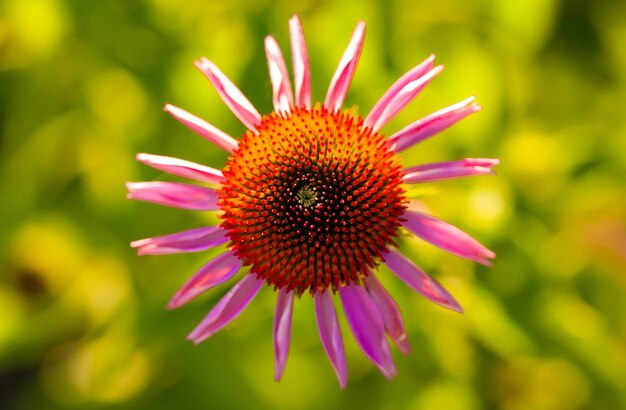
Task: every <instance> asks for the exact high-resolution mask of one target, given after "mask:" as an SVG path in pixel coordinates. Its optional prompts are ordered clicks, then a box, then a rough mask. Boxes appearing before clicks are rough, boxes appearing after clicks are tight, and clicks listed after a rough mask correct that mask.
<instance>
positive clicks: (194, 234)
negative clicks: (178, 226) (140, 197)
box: [130, 226, 228, 255]
mask: <svg viewBox="0 0 626 410" xmlns="http://www.w3.org/2000/svg"><path fill="white" fill-rule="evenodd" d="M226 242H228V237H227V236H226V231H225V230H223V229H222V228H220V227H219V226H206V227H203V228H196V229H191V230H188V231H184V232H177V233H173V234H169V235H163V236H157V237H154V238H146V239H140V240H137V241H133V242H131V243H130V246H132V247H133V248H137V255H166V254H171V253H183V252H199V251H205V250H207V249H210V248H213V247H214V246H218V245H221V244H224V243H226Z"/></svg>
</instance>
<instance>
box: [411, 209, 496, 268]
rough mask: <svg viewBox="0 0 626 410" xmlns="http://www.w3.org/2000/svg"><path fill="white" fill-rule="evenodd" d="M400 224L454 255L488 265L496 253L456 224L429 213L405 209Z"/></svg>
mask: <svg viewBox="0 0 626 410" xmlns="http://www.w3.org/2000/svg"><path fill="white" fill-rule="evenodd" d="M404 218H405V219H406V220H405V221H404V222H403V223H402V224H403V225H404V227H405V228H407V229H408V230H409V231H411V232H413V233H414V234H415V235H417V236H419V237H420V238H422V239H423V240H425V241H427V242H430V243H432V244H433V245H435V246H438V247H439V248H441V249H443V250H444V251H448V252H450V253H452V254H454V255H457V256H460V257H462V258H465V259H469V260H472V261H475V262H478V263H482V264H483V265H487V266H490V265H491V263H490V262H489V259H492V258H495V256H496V254H495V253H493V252H492V251H490V250H489V249H487V248H485V247H484V246H483V245H481V244H480V243H478V241H477V240H476V239H474V238H472V237H471V236H469V235H468V234H466V233H465V232H463V231H461V230H460V229H459V228H457V227H456V226H453V225H450V224H449V223H447V222H444V221H442V220H440V219H437V218H435V217H434V216H431V215H426V214H423V213H420V212H414V211H408V210H407V211H405V212H404Z"/></svg>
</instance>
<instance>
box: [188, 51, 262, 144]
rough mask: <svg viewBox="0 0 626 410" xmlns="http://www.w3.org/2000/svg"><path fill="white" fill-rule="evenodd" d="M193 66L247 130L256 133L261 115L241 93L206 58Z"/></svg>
mask: <svg viewBox="0 0 626 410" xmlns="http://www.w3.org/2000/svg"><path fill="white" fill-rule="evenodd" d="M194 65H195V66H196V67H197V68H198V70H200V71H202V73H203V74H204V75H205V76H206V78H208V79H209V81H210V82H211V84H213V87H214V88H215V90H216V91H217V93H218V94H219V95H220V97H222V99H223V100H224V102H225V103H226V105H227V106H228V108H230V109H231V111H232V112H233V113H234V114H235V115H236V116H237V118H239V120H240V121H241V122H243V124H244V125H245V126H246V127H248V129H250V130H252V131H255V132H256V127H257V126H258V125H259V124H260V123H261V114H259V112H258V111H257V110H256V108H254V106H253V105H252V104H251V103H250V101H248V99H247V98H246V97H245V96H244V95H243V93H242V92H241V91H240V90H239V88H237V86H235V84H233V82H232V81H230V80H229V79H228V77H226V76H225V75H224V73H222V72H221V71H220V70H219V69H218V68H217V67H216V66H215V64H213V63H212V62H210V61H209V60H207V59H206V58H202V59H200V61H196V62H195V63H194Z"/></svg>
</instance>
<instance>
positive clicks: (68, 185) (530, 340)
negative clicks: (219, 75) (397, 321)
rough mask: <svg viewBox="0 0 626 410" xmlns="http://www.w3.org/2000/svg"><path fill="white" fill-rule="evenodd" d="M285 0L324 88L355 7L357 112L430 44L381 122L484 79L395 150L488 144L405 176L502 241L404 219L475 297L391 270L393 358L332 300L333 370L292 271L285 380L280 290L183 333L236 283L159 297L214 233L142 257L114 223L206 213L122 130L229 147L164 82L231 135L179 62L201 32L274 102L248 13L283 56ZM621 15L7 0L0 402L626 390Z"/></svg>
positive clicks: (517, 395)
mask: <svg viewBox="0 0 626 410" xmlns="http://www.w3.org/2000/svg"><path fill="white" fill-rule="evenodd" d="M293 13H299V14H300V15H301V18H302V20H303V23H304V27H305V32H306V34H307V40H308V45H309V50H310V55H311V63H312V78H313V91H314V96H315V98H316V99H323V96H324V93H325V91H326V87H327V84H328V81H329V79H330V77H331V76H332V73H333V70H334V68H335V67H336V64H337V62H338V60H339V57H340V55H341V53H342V51H343V48H344V47H345V45H346V44H347V42H348V39H349V36H350V32H351V30H352V29H353V27H354V25H355V23H356V22H357V21H358V20H360V19H364V20H367V22H368V36H367V39H366V45H365V48H364V52H363V55H362V57H361V62H360V65H359V68H358V71H357V74H356V77H355V79H354V82H353V85H352V88H351V92H350V94H349V96H348V99H347V104H348V105H352V104H354V106H355V107H359V108H357V109H359V112H361V113H367V110H368V109H369V107H371V106H372V105H373V104H374V102H375V101H376V99H377V98H378V97H379V96H380V95H382V93H383V92H384V91H385V90H386V87H388V86H389V85H390V84H391V83H392V82H393V80H394V79H395V78H397V77H399V76H400V75H401V74H402V73H404V72H405V71H406V70H408V69H409V68H411V67H412V66H413V65H415V64H417V63H418V62H420V61H421V60H422V59H424V58H425V57H427V56H428V55H429V54H430V53H432V52H434V53H436V54H437V58H438V60H437V61H439V62H440V63H443V64H445V65H446V70H445V71H444V72H443V74H442V75H441V76H440V77H439V78H438V79H437V80H435V81H434V82H433V84H431V86H429V88H428V89H427V90H426V91H425V92H424V93H423V94H422V95H421V96H420V97H419V98H418V99H417V100H416V101H415V102H413V103H412V104H411V105H410V106H409V107H408V108H407V109H406V110H405V111H404V112H403V113H402V114H401V115H399V116H398V117H397V118H396V119H395V120H393V121H392V122H391V123H390V124H389V125H388V126H387V127H386V128H385V131H386V132H392V131H393V130H396V129H398V127H401V126H403V125H404V124H407V123H408V122H410V121H412V120H414V119H415V118H418V117H419V116H421V115H424V114H427V113H429V112H432V111H435V110H437V109H439V108H441V107H444V106H446V105H449V104H451V103H454V102H456V101H459V100H461V99H463V98H465V97H466V96H468V95H471V94H476V95H477V97H478V100H479V102H480V103H481V104H482V105H483V106H484V110H483V112H481V113H479V114H477V115H475V116H472V117H471V118H470V119H468V120H466V121H465V122H464V123H462V124H459V125H457V126H455V127H454V128H452V129H450V130H448V131H446V132H445V133H444V134H442V135H440V136H438V137H436V138H434V139H433V140H432V141H428V142H425V143H423V144H421V145H419V146H418V147H415V148H413V149H411V150H409V151H408V152H406V153H404V154H403V158H404V162H405V163H406V164H407V165H412V164H415V163H422V162H430V161H440V160H447V159H457V158H462V157H465V156H473V157H499V158H500V159H501V160H502V165H501V166H499V167H498V172H499V176H498V177H497V178H493V177H487V178H476V179H468V180H462V181H450V182H445V183H439V184H429V185H424V186H421V187H419V189H416V190H414V191H412V194H415V195H416V196H419V197H420V198H421V199H422V200H424V202H425V203H427V204H428V206H429V207H430V209H431V210H432V212H433V213H434V214H436V215H438V216H440V217H442V218H444V219H446V220H449V221H451V222H453V223H454V224H456V225H458V226H460V227H462V228H463V229H465V230H467V231H468V232H470V233H471V234H473V235H475V236H476V237H477V238H479V239H480V240H481V241H483V242H484V243H486V244H487V245H488V246H490V247H491V248H492V249H494V250H495V251H496V253H497V254H498V258H497V259H496V261H495V264H494V267H493V268H491V269H489V268H484V267H480V266H476V265H474V264H472V263H469V262H466V261H462V260H459V259H458V258H455V257H454V256H451V255H447V254H445V253H443V252H442V251H439V250H437V249H434V248H433V247H431V246H430V245H427V244H424V243H422V242H420V241H419V240H417V239H412V238H410V237H403V238H402V239H401V241H400V246H401V248H402V249H403V251H405V252H407V253H408V254H410V257H411V258H412V259H413V260H414V261H415V262H417V263H418V264H420V265H421V266H422V267H423V268H424V269H426V270H427V271H428V272H430V273H431V274H433V275H434V276H435V277H437V278H438V279H439V280H440V281H442V282H443V283H444V284H445V285H446V286H447V287H448V288H449V289H450V291H451V292H452V293H453V294H455V295H456V296H457V298H458V300H459V301H460V302H461V303H462V304H463V305H464V307H465V309H466V314H465V315H457V314H455V313H452V312H448V311H444V310H443V309H441V308H438V307H436V306H434V305H432V304H430V303H428V302H427V301H425V300H424V299H423V298H420V297H419V296H417V295H415V294H413V293H412V292H411V291H410V290H409V289H407V288H405V287H404V286H403V285H401V284H399V283H398V282H397V281H395V280H394V279H393V278H390V277H389V276H390V275H388V272H387V271H385V270H384V269H383V270H382V273H381V276H383V281H384V282H385V283H386V285H387V286H388V287H389V288H390V290H391V291H392V293H393V294H394V295H395V296H396V298H397V300H398V303H399V305H400V307H401V308H402V310H403V313H404V315H405V320H406V322H407V326H408V329H409V336H410V339H411V342H412V346H413V353H412V354H411V355H410V356H408V357H400V355H399V354H398V353H397V352H395V354H396V358H397V365H398V368H399V372H400V376H399V377H398V378H397V379H396V380H394V381H393V382H387V381H386V380H385V379H384V378H383V377H382V376H381V375H380V374H378V372H377V371H376V369H375V368H374V366H372V365H371V364H370V363H369V362H368V361H367V360H366V359H365V358H364V357H363V356H362V354H361V353H360V351H358V348H357V347H356V345H355V343H354V342H353V341H352V340H351V339H350V337H349V336H348V331H347V330H348V329H347V327H346V326H345V323H344V326H343V329H344V337H345V339H346V343H347V354H348V363H349V377H350V378H349V387H348V389H347V390H346V391H341V390H340V389H339V387H338V385H337V383H336V380H335V378H334V375H333V373H332V370H331V368H330V365H329V364H328V362H327V360H326V359H325V356H324V352H323V350H322V347H321V344H320V342H319V340H318V336H317V329H316V326H315V320H314V317H313V316H314V315H313V308H312V303H311V300H310V298H309V297H306V296H305V297H303V298H302V300H301V301H299V302H298V303H297V304H296V311H295V318H294V319H295V321H294V326H293V340H292V349H291V356H290V359H289V363H288V365H287V371H286V374H285V378H284V380H283V381H282V382H281V383H280V384H276V383H274V382H273V381H272V371H273V365H272V345H271V321H272V314H273V303H274V294H273V293H272V292H271V291H264V292H261V294H260V295H259V297H258V298H257V299H256V300H255V301H254V302H253V304H252V305H251V307H250V308H249V309H248V311H246V312H245V313H244V314H243V315H242V317H241V318H240V319H238V320H237V321H236V322H235V323H233V324H232V325H230V326H229V327H228V328H227V329H225V330H224V331H222V332H221V333H220V334H218V335H216V336H214V337H213V338H212V339H210V340H209V341H207V342H205V343H203V344H202V345H200V346H197V347H196V346H193V345H192V344H190V343H188V342H186V341H185V340H184V336H185V335H186V334H187V332H189V331H190V330H191V329H192V328H193V327H194V326H195V324H196V323H197V322H198V321H199V320H200V319H201V318H202V317H203V315H204V314H205V312H206V311H207V310H208V309H209V307H210V306H211V305H212V304H213V303H214V302H215V301H216V300H217V298H218V297H219V295H220V294H222V293H223V292H224V291H225V289H226V287H223V288H219V289H217V290H216V291H213V292H211V293H210V294H208V295H206V296H204V297H202V298H200V299H199V300H198V301H196V302H193V303H191V304H190V305H189V306H187V307H184V308H182V309H180V310H177V311H173V312H167V311H165V309H164V306H165V304H166V303H167V301H168V299H169V297H170V295H171V294H173V292H174V291H175V290H176V289H177V288H178V286H180V284H182V283H183V281H184V280H185V279H186V278H187V277H188V276H189V275H191V274H192V273H193V272H194V270H195V269H197V268H198V267H199V266H201V264H202V263H203V261H205V260H207V259H208V258H210V257H211V256H212V255H214V254H216V253H217V252H219V250H215V251H212V252H208V253H204V254H197V255H195V254H194V255H177V256H163V257H145V258H137V257H136V256H135V255H134V253H133V252H132V250H131V249H129V247H128V242H129V241H130V240H132V239H137V238H141V237H147V236H153V235H158V234H164V233H169V232H173V231H176V230H182V229H186V228H191V227H195V226H200V225H202V224H204V223H215V222H216V221H217V220H216V217H215V215H201V214H200V213H192V212H186V211H177V210H173V209H167V208H163V207H158V206H154V205H149V204H142V203H131V202H130V201H127V200H126V199H125V190H124V182H125V181H127V180H142V179H147V180H151V179H160V180H163V179H168V178H169V177H168V176H166V175H163V174H159V173H156V172H155V171H154V170H150V169H146V168H145V167H141V166H140V165H137V164H136V163H135V161H134V154H135V153H136V152H150V153H156V154H163V155H170V156H177V157H181V158H185V159H189V160H192V161H197V162H200V163H205V164H208V165H213V166H215V167H219V166H220V165H221V164H223V162H224V160H225V154H224V153H223V152H220V151H219V150H218V149H216V148H214V147H212V146H210V145H209V144H207V143H206V142H205V141H203V140H201V139H200V138H198V137H197V136H195V135H193V134H192V133H191V132H189V131H188V130H186V129H184V127H182V126H181V125H180V124H178V123H176V122H175V121H174V120H172V119H171V118H169V116H168V115H167V114H165V113H163V112H161V107H162V105H163V103H165V102H171V103H173V104H176V105H179V106H182V107H184V108H186V109H188V110H189V111H191V112H194V113H196V114H198V115H200V116H202V117H204V118H206V119H207V120H208V121H210V122H212V123H213V124H215V125H216V126H218V127H220V128H222V129H224V130H225V131H227V132H229V133H231V134H232V135H240V134H241V133H242V131H243V126H242V125H241V124H240V123H238V121H237V120H236V119H235V118H234V116H233V115H232V114H231V113H230V112H229V111H228V109H227V108H226V107H225V106H224V105H223V104H222V102H221V101H220V99H219V97H218V96H217V95H216V94H215V92H214V91H213V90H212V89H211V87H210V85H209V84H208V82H206V81H205V79H204V78H203V77H202V75H200V74H199V73H198V72H197V71H196V70H195V69H194V68H193V67H192V65H191V62H192V61H193V60H194V59H196V58H198V57H200V56H203V55H206V56H207V57H208V58H210V59H211V60H213V61H214V62H215V63H217V64H218V65H219V66H220V67H221V68H222V69H223V71H224V72H225V73H227V75H229V76H230V78H232V79H233V80H234V81H235V82H236V83H237V84H238V85H239V86H240V88H241V89H242V90H243V91H244V92H245V93H246V95H248V96H249V98H250V100H251V101H252V102H253V103H254V104H255V105H256V107H257V108H258V109H259V111H261V112H263V113H267V112H269V111H270V110H271V91H270V85H269V80H268V76H267V70H266V63H265V57H264V53H263V48H262V43H263V37H264V36H265V35H266V34H267V33H273V34H274V35H275V36H276V38H277V39H278V41H279V43H280V44H281V45H282V46H283V51H284V52H285V54H286V55H287V56H288V55H289V53H288V50H289V46H288V44H289V43H288V30H287V20H288V18H289V17H290V16H291V15H292V14H293ZM625 39H626V7H624V4H623V2H622V1H620V0H597V1H591V0H588V1H584V0H561V1H558V0H505V1H496V0H476V1H465V0H453V1H447V2H441V1H435V2H433V1H426V0H420V1H410V0H390V1H382V0H381V1H375V0H370V1H343V2H331V1H304V2H298V4H296V2H289V1H284V0H283V1H278V2H270V1H255V2H252V1H250V2H248V1H243V0H239V1H232V2H227V1H207V0H188V1H174V0H141V1H140V0H136V1H132V0H107V1H84V0H82V1H81V0H68V1H62V0H2V1H0V193H1V195H2V200H1V201H0V214H1V215H2V223H1V224H0V244H1V247H0V264H1V266H2V271H1V273H0V275H1V276H0V408H12V409H44V408H45V409H54V408H85V409H92V408H99V407H107V408H132V409H158V408H164V409H166V408H174V407H179V408H182V407H186V408H217V409H229V408H232V409H241V408H272V409H274V408H290V409H318V408H328V409H332V408H337V409H339V408H380V409H430V408H445V409H458V410H465V409H467V410H473V409H482V408H487V409H491V408H498V409H507V410H517V409H520V410H521V409H546V410H547V409H558V410H568V409H587V408H589V409H609V408H626V314H625V313H626V276H625V273H626V192H625V191H626V190H625V188H624V187H625V182H624V181H625V179H626V115H624V114H625V111H624V104H623V101H624V100H625V99H626V41H625ZM287 58H289V57H287Z"/></svg>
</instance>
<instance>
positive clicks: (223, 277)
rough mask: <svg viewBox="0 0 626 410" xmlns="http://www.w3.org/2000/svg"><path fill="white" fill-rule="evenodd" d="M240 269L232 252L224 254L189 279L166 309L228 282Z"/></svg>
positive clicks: (239, 264)
mask: <svg viewBox="0 0 626 410" xmlns="http://www.w3.org/2000/svg"><path fill="white" fill-rule="evenodd" d="M240 268H241V260H240V259H239V258H238V257H237V256H235V253H234V252H232V251H227V252H224V253H222V254H220V255H218V256H217V257H215V258H214V259H212V260H211V261H209V262H208V263H207V264H205V265H204V266H203V267H202V268H200V270H199V271H198V272H196V274H195V275H193V276H192V277H191V279H189V280H188V281H187V283H185V284H184V285H183V286H182V287H181V288H180V289H179V290H178V292H176V294H175V295H174V297H172V299H171V300H170V303H168V305H167V308H168V309H174V308H177V307H180V306H182V305H184V304H185V303H187V302H189V301H190V300H192V299H194V298H195V297H197V296H199V295H201V294H202V293H204V292H206V291H207V290H209V289H211V288H213V287H215V286H217V285H219V284H221V283H224V282H226V281H228V280H230V279H231V278H232V277H233V276H235V273H237V271H239V269H240Z"/></svg>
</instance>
